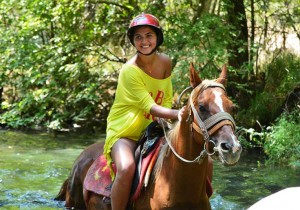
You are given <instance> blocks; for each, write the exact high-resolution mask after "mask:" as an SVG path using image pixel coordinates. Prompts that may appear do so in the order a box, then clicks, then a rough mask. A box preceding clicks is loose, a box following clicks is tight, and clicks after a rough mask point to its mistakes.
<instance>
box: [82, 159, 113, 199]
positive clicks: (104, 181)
mask: <svg viewBox="0 0 300 210" xmlns="http://www.w3.org/2000/svg"><path fill="white" fill-rule="evenodd" d="M113 168H114V170H115V167H114V165H113ZM111 183H112V180H111V176H110V170H109V167H108V166H107V160H106V158H105V156H104V155H101V156H99V157H98V158H97V159H96V160H95V161H94V163H93V164H92V165H91V167H90V168H89V170H88V172H87V174H86V177H85V179H84V184H83V186H84V188H85V189H86V190H88V191H92V192H94V193H96V194H99V195H104V196H106V197H110V195H111V188H110V187H109V186H110V185H111Z"/></svg>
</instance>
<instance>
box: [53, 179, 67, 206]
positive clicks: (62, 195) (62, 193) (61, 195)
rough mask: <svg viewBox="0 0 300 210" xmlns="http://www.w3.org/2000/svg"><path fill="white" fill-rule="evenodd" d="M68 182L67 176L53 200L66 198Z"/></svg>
mask: <svg viewBox="0 0 300 210" xmlns="http://www.w3.org/2000/svg"><path fill="white" fill-rule="evenodd" d="M68 184H69V178H68V179H66V180H65V182H64V183H63V185H62V186H61V188H60V191H59V193H58V194H57V196H56V197H55V198H54V200H56V201H65V200H66V193H67V188H68Z"/></svg>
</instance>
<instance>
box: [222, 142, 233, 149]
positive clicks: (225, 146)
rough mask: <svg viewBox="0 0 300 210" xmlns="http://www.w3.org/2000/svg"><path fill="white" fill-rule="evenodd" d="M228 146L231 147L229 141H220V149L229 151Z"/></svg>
mask: <svg viewBox="0 0 300 210" xmlns="http://www.w3.org/2000/svg"><path fill="white" fill-rule="evenodd" d="M230 148H231V146H230V144H229V143H225V142H223V143H221V149H222V150H225V151H229V150H230Z"/></svg>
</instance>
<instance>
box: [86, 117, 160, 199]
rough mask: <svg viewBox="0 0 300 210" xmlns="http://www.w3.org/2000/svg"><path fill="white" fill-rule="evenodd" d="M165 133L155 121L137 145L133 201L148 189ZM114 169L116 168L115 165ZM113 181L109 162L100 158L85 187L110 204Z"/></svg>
mask: <svg viewBox="0 0 300 210" xmlns="http://www.w3.org/2000/svg"><path fill="white" fill-rule="evenodd" d="M163 136H164V132H163V130H162V128H161V127H160V125H159V124H158V123H157V122H156V121H154V122H152V123H151V124H150V125H149V126H148V127H147V128H146V131H145V132H144V134H143V135H142V137H141V138H140V139H139V141H138V143H137V145H138V146H137V149H136V151H135V161H136V170H135V175H134V179H133V183H132V187H131V201H134V200H136V199H137V198H138V196H139V195H140V192H141V190H142V188H143V187H147V185H148V181H149V179H150V176H151V171H152V169H153V166H154V165H155V162H156V159H157V157H158V154H159V151H160V142H161V141H162V139H163ZM113 169H114V171H115V172H116V168H115V166H114V164H113ZM111 186H112V179H111V176H110V169H109V167H108V166H107V160H106V158H105V156H104V155H101V156H99V157H98V158H97V159H96V160H95V161H94V163H93V164H92V165H91V167H90V168H89V170H88V172H87V175H86V177H85V180H84V184H83V187H84V188H85V189H86V190H87V191H91V192H94V193H96V194H99V195H103V196H104V198H103V202H105V203H110V195H111Z"/></svg>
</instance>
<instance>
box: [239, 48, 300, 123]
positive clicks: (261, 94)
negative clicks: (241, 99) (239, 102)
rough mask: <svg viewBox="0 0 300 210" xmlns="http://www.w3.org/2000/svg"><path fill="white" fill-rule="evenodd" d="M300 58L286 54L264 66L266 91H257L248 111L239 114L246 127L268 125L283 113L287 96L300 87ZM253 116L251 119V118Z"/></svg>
mask: <svg viewBox="0 0 300 210" xmlns="http://www.w3.org/2000/svg"><path fill="white" fill-rule="evenodd" d="M299 69H300V58H299V57H297V56H296V55H294V54H292V53H289V52H285V53H281V54H280V55H279V56H278V57H276V58H275V59H274V60H273V61H271V63H268V64H266V65H265V66H264V71H265V75H266V76H265V77H266V79H265V85H264V89H261V90H255V91H254V92H253V93H254V94H255V95H253V99H252V100H251V104H250V106H249V108H248V109H247V110H242V111H241V112H239V115H238V118H239V119H240V120H241V121H243V124H244V125H248V126H249V127H251V126H254V125H255V124H256V121H259V122H260V123H261V124H262V125H268V124H269V123H270V122H272V121H273V120H275V119H276V118H277V117H278V116H279V115H280V113H281V112H282V107H283V106H284V102H285V100H286V98H287V96H288V95H289V94H290V93H291V92H292V91H293V90H294V88H296V87H297V86H299V85H300V84H299V81H300V74H299ZM249 116H251V117H249Z"/></svg>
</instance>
